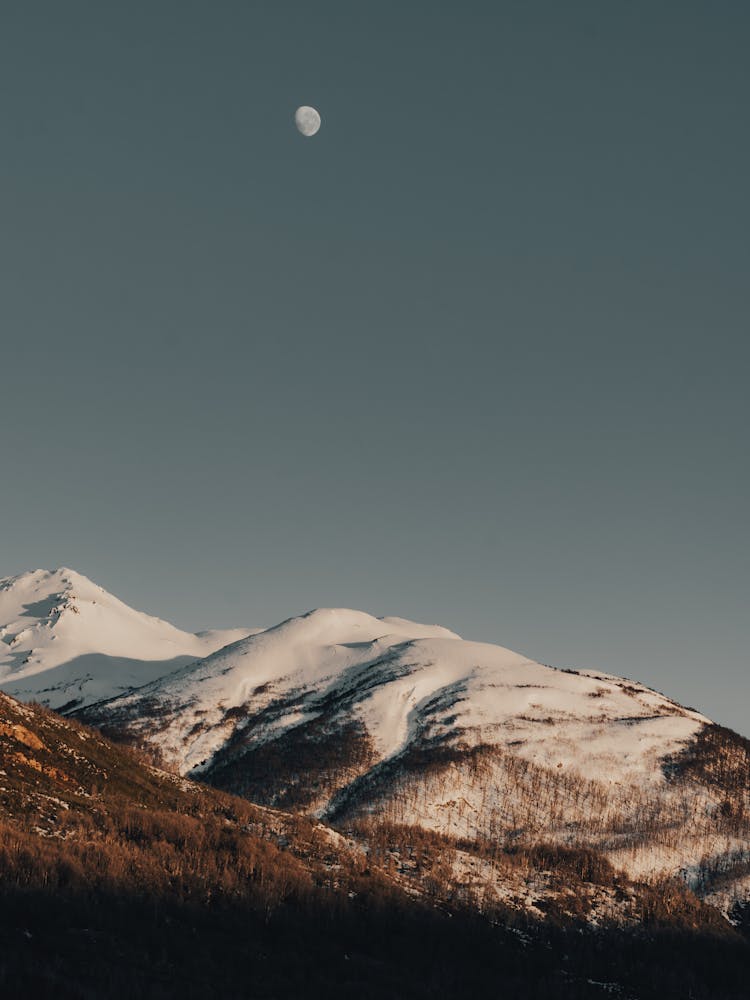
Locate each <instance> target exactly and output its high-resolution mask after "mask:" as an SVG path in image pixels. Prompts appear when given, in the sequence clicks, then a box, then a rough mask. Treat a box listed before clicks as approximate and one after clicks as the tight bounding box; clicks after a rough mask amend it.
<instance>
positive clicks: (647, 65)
mask: <svg viewBox="0 0 750 1000" xmlns="http://www.w3.org/2000/svg"><path fill="white" fill-rule="evenodd" d="M748 51H750V7H749V6H748V5H747V4H745V3H741V2H730V0H719V2H717V3H713V4H709V3H705V2H701V3H696V2H691V0H674V2H673V0H663V2H661V3H658V4H654V3H652V2H640V0H635V2H630V3H627V4H622V3H614V2H611V3H610V2H601V0H592V2H576V0H571V2H569V3H565V4H561V3H559V2H557V0H554V2H553V0H549V2H535V0H524V2H520V0H519V2H499V0H493V2H484V0H467V2H466V3H442V2H436V0H430V2H425V0H413V2H410V3H408V4H404V3H403V2H393V0H377V2H374V0H368V2H357V0H345V2H343V0H342V2H338V3H331V2H320V3H318V2H311V0H305V2H291V0H278V2H274V3H271V2H264V3H260V2H249V0H243V2H239V0H237V2H232V0H214V2H212V3H206V2H191V0H179V2H175V0H159V3H153V2H152V0H148V2H144V0H130V2H129V3H128V4H118V3H108V2H105V3H102V2H101V0H96V2H93V0H92V2H81V0H67V2H66V3H65V4H60V3H58V2H43V0H22V2H16V0H8V2H6V3H4V4H3V7H2V14H1V15H0V387H1V394H0V403H1V404H2V411H1V416H0V447H1V454H2V465H0V576H5V575H10V574H15V573H18V572H22V571H24V570H27V569H31V568H36V567H49V568H51V567H55V566H59V565H66V566H70V567H72V568H74V569H76V570H78V571H79V572H82V573H85V574H86V575H88V576H90V577H91V578H92V579H94V580H95V581H96V582H97V583H99V584H101V585H102V586H104V587H106V588H107V589H108V590H111V591H112V592H114V593H115V594H117V595H118V596H119V597H121V598H122V599H123V600H125V601H127V602H128V603H130V604H132V605H134V606H135V607H138V608H141V609H143V610H147V611H149V612H150V613H152V614H157V615H159V616H160V617H164V618H167V619H169V620H172V621H174V622H175V623H176V624H178V625H180V626H182V627H188V628H193V629H197V628H203V627H210V626H217V627H218V626H228V625H240V624H248V625H270V624H274V623H276V622H278V621H279V620H281V619H284V618H287V617H289V616H290V615H293V614H298V613H301V612H304V611H306V610H308V609H310V608H313V607H318V606H348V607H356V608H361V609H363V610H367V611H370V612H372V613H374V614H380V615H385V614H391V615H393V614H395V615H401V616H403V617H409V618H414V619H417V620H423V621H430V622H440V623H442V624H445V625H447V626H449V627H451V628H453V629H455V630H457V631H458V632H460V633H461V634H462V635H464V636H466V637H469V638H474V639H481V640H487V641H491V642H498V643H500V644H501V645H504V646H508V647H510V648H513V649H516V650H519V651H521V652H524V653H526V654H528V655H529V656H532V657H533V658H535V659H538V660H541V661H542V662H545V663H550V664H554V665H556V666H565V667H581V668H595V669H601V670H605V671H608V672H611V673H615V674H620V675H624V676H627V677H632V678H636V679H639V680H642V681H644V682H645V683H647V684H650V685H652V686H654V687H656V688H658V689H660V690H662V691H664V692H666V693H667V694H669V695H670V696H672V697H675V698H677V699H678V700H680V701H682V702H683V703H686V704H689V705H694V706H696V707H698V708H700V709H701V710H702V711H704V712H706V713H707V714H709V715H711V716H712V717H713V718H715V719H716V720H717V721H719V722H722V723H724V724H726V725H729V726H731V727H733V728H735V729H737V730H739V731H740V732H743V733H744V734H745V735H749V736H750V669H749V668H750V662H749V656H748V649H749V648H750V643H749V640H750V635H749V633H750V624H749V623H750V615H748V599H749V598H750V531H749V530H748V510H750V471H749V462H748V447H747V439H748V427H749V424H750V412H749V411H750V402H749V398H750V394H749V393H748V384H749V376H750V364H749V362H750V349H749V347H748V335H749V333H750V323H749V318H750V301H749V300H750V274H749V270H750V241H749V239H748V233H750V194H749V192H750V185H749V184H748V177H750V131H749V130H748V127H747V121H748V119H747V113H748V112H747V109H748V106H749V105H750V62H749V61H748V59H747V52H748ZM302 104H309V105H313V106H315V107H316V108H318V109H319V111H320V113H321V115H322V118H323V125H322V128H321V130H320V132H319V133H318V135H317V136H315V137H313V138H304V137H302V136H301V135H299V134H298V133H297V132H296V130H295V128H294V123H293V114H294V110H295V108H296V107H297V106H298V105H302Z"/></svg>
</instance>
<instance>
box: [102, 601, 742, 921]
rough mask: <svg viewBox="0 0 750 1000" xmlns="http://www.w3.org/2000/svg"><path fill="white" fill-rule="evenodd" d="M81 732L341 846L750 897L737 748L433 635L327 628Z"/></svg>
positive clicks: (120, 704)
mask: <svg viewBox="0 0 750 1000" xmlns="http://www.w3.org/2000/svg"><path fill="white" fill-rule="evenodd" d="M84 715H85V718H86V719H87V721H90V722H92V723H94V724H96V725H98V726H101V727H103V728H104V730H105V731H106V732H108V733H111V734H113V735H115V736H118V737H120V738H125V739H127V740H131V741H135V742H138V743H142V744H145V745H148V746H150V747H152V748H155V749H156V750H158V751H159V753H160V755H161V758H162V760H164V761H165V762H166V763H168V764H169V765H170V766H173V767H175V768H176V769H177V770H178V771H179V772H180V773H182V774H189V775H192V776H195V777H201V778H202V779H204V780H206V781H208V782H209V783H212V784H214V785H216V786H218V787H221V788H225V789H227V790H230V791H233V792H235V793H239V794H241V795H245V796H247V797H248V798H250V799H251V800H253V801H258V802H264V803H266V804H269V805H274V806H278V807H282V808H294V809H300V810H304V811H306V812H310V813H312V814H314V815H316V816H318V817H322V818H325V819H327V820H329V821H333V822H335V823H337V824H338V825H339V826H342V827H343V828H345V829H355V828H356V827H357V825H358V824H361V822H363V821H369V820H372V821H373V822H375V823H379V824H381V825H385V826H389V827H392V826H394V825H395V826H400V827H414V826H418V827H420V828H422V829H423V830H432V831H434V832H435V833H438V834H440V835H447V836H451V837H456V838H460V839H463V840H467V841H469V842H472V843H486V842H490V843H494V844H499V845H500V846H501V847H502V849H504V850H505V849H515V848H521V847H523V848H533V847H534V846H535V845H538V844H540V843H554V844H557V845H559V846H560V847H566V848H567V847H569V848H575V849H579V848H585V849H593V850H596V851H600V852H603V853H604V855H605V856H606V857H607V859H608V860H609V861H610V863H612V864H613V865H614V866H615V867H616V868H618V869H624V870H625V871H626V872H627V873H628V874H629V875H630V876H631V877H633V878H649V879H653V878H661V877H666V876H672V875H679V876H680V877H681V878H682V879H683V880H684V881H685V882H687V884H689V885H691V886H693V887H694V888H696V890H698V891H699V892H700V893H701V894H702V895H704V896H705V897H706V898H709V897H710V898H711V899H712V901H713V902H715V903H716V905H718V906H719V907H720V908H721V909H722V910H723V912H725V913H729V912H730V911H732V909H733V907H734V906H735V905H736V904H737V903H738V902H742V901H743V900H744V899H746V898H747V896H748V892H747V889H748V883H747V871H748V869H749V867H750V864H749V863H750V752H748V750H747V746H746V745H745V742H744V741H742V740H741V738H740V737H737V736H736V735H735V734H728V735H727V732H726V731H723V730H720V728H719V727H716V726H714V725H713V724H712V723H711V722H710V720H708V719H706V718H705V717H704V716H702V715H700V714H699V713H697V712H695V711H693V710H691V709H687V708H683V707H682V706H680V705H678V704H676V703H675V702H673V701H671V700H670V699H669V698H667V697H665V696H664V695H662V694H659V693H658V692H655V691H652V690H650V689H648V688H646V687H644V686H643V685H641V684H637V683H634V682H632V681H627V680H624V679H621V678H617V677H612V676H610V675H606V674H599V673H595V672H592V671H586V672H580V673H579V672H574V671H561V670H556V669H554V668H551V667H547V666H544V665H542V664H539V663H535V662H533V661H531V660H529V659H527V658H525V657H523V656H520V655H519V654H516V653H513V652H511V651H509V650H506V649H502V648H500V647H496V646H491V645H488V644H484V643H473V642H467V641H464V640H462V639H460V638H458V637H457V636H456V635H455V634H454V633H450V632H448V631H447V630H445V629H442V628H440V627H436V626H435V627H433V626H424V625H417V624H415V623H412V622H407V621H404V620H403V619H376V618H372V617H371V616H369V615H366V614H363V613H362V612H355V611H348V610H342V609H339V610H334V609H325V610H319V611H315V612H311V613H310V614H308V615H305V616H303V617H301V618H296V619H290V620H289V621H287V622H283V623H282V624H281V625H279V626H276V627H275V628H273V629H269V630H267V631H265V632H263V633H261V634H259V635H256V636H251V637H249V638H247V639H243V640H240V641H239V642H236V643H233V644H231V645H229V646H227V647H225V648H223V649H222V650H219V651H217V652H216V653H214V654H212V655H211V656H209V657H207V658H206V659H204V660H203V661H200V662H197V663H194V664H190V665H188V666H187V667H185V668H183V669H182V670H180V671H177V672H175V673H174V674H172V675H170V676H168V677H165V678H162V679H160V680H157V681H155V682H153V683H151V684H149V685H146V686H144V687H143V688H141V689H139V690H138V691H134V692H131V693H129V694H125V695H123V696H121V697H118V698H115V699H113V700H111V701H110V702H107V703H104V704H100V705H96V706H92V707H91V708H90V709H89V710H88V711H87V712H86V713H84ZM748 746H750V745H748ZM728 760H732V761H734V764H733V765H732V767H733V768H734V770H732V771H731V773H732V778H731V780H730V779H729V778H727V777H726V774H728V773H729V772H728V771H727V766H728V765H727V761H728ZM696 761H697V762H698V763H696ZM730 770H731V768H730ZM716 775H724V777H720V778H717V777H716Z"/></svg>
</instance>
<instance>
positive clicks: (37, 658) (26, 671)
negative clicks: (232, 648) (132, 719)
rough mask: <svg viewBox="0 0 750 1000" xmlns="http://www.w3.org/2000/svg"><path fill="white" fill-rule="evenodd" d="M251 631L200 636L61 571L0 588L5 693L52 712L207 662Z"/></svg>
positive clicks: (0, 680) (0, 669)
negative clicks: (199, 660) (201, 660)
mask: <svg viewBox="0 0 750 1000" xmlns="http://www.w3.org/2000/svg"><path fill="white" fill-rule="evenodd" d="M249 631H250V630H249V629H232V630H224V631H213V632H207V633H202V634H197V635H194V634H192V633H189V632H183V631H181V630H180V629H178V628H175V626H174V625H170V624H169V623H168V622H165V621H161V620H160V619H158V618H152V617H150V616H149V615H145V614H143V613H141V612H139V611H134V610H133V609H132V608H130V607H128V606H127V605H126V604H123V602H122V601H120V600H118V599H117V598H116V597H113V596H112V595H111V594H109V593H107V591H105V590H103V589H102V588H101V587H98V586H97V585H96V584H95V583H93V582H92V581H91V580H89V579H88V578H87V577H85V576H82V575H81V574H79V573H76V572H74V571H73V570H70V569H67V568H65V567H62V568H60V569H56V570H41V569H40V570H33V571H32V572H29V573H23V574H21V575H20V576H15V577H7V578H5V579H3V580H0V687H2V689H3V690H4V691H6V692H8V693H9V694H12V695H14V696H15V697H18V698H21V699H24V700H27V701H28V700H31V699H35V700H39V701H42V702H43V703H45V704H47V705H49V706H50V707H52V708H60V707H63V706H65V705H68V704H70V703H75V706H76V707H80V706H82V705H87V704H90V703H92V702H95V701H99V700H101V699H104V698H110V697H112V696H114V695H116V694H119V693H121V692H122V691H124V690H128V689H130V688H132V687H134V686H136V685H141V684H145V683H148V682H149V681H151V680H154V679H155V678H157V677H161V676H163V675H164V674H165V673H168V672H170V671H172V670H175V669H177V668H179V667H181V666H183V665H184V664H185V663H188V662H191V661H192V660H195V659H197V658H201V657H205V656H207V655H208V654H210V653H212V652H213V651H214V650H216V649H217V648H219V647H220V646H223V645H225V644H226V643H228V642H232V641H235V640H237V639H239V638H243V637H244V636H246V635H247V634H248V632H249Z"/></svg>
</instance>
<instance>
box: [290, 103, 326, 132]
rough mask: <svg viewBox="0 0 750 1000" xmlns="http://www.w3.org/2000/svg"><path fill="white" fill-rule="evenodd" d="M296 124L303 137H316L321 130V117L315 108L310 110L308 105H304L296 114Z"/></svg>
mask: <svg viewBox="0 0 750 1000" xmlns="http://www.w3.org/2000/svg"><path fill="white" fill-rule="evenodd" d="M294 124H295V125H296V126H297V131H298V132H301V133H302V135H307V136H310V135H315V133H316V132H317V131H318V129H319V128H320V115H319V114H318V112H317V111H316V110H315V108H308V107H307V105H306V104H303V105H302V107H301V108H297V110H296V111H295V112H294Z"/></svg>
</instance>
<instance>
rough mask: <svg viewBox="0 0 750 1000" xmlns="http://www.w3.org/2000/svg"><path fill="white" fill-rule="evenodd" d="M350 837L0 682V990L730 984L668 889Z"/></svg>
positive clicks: (613, 989)
mask: <svg viewBox="0 0 750 1000" xmlns="http://www.w3.org/2000/svg"><path fill="white" fill-rule="evenodd" d="M363 843H364V842H363V840H362V839H357V838H352V837H347V836H344V835H342V833H341V832H338V831H336V830H334V829H332V828H330V827H328V826H326V825H324V824H322V823H320V822H317V821H315V820H311V819H309V818H308V817H304V816H300V815H299V814H293V813H289V812H283V811H279V810H275V809H269V808H266V807H262V806H258V805H254V804H252V803H250V802H248V801H246V800H243V799H239V798H235V797H233V796H230V795H227V794H225V793H222V792H220V791H217V790H215V789H212V788H210V787H208V786H207V785H205V784H198V783H195V782H191V781H188V780H185V779H183V778H179V777H177V776H175V775H173V774H169V773H166V772H164V771H161V770H159V769H157V768H154V767H153V766H151V765H149V764H148V762H147V761H146V760H145V759H143V758H142V757H141V756H140V755H139V754H138V753H136V752H134V751H132V750H130V749H129V748H126V747H123V746H117V745H115V744H113V743H111V742H109V741H108V740H107V739H105V738H103V737H102V736H101V734H99V733H98V732H97V731H95V730H92V729H88V728H86V727H84V726H82V725H80V724H79V723H78V722H76V721H74V720H71V719H70V718H69V717H68V718H64V717H62V716H59V715H56V714H55V713H53V712H51V711H49V710H47V709H44V708H42V707H40V706H38V705H23V704H21V703H19V702H17V701H15V700H14V699H12V698H10V697H8V696H6V695H3V694H0V873H1V875H2V878H0V986H2V994H3V996H8V997H34V998H40V1000H44V998H47V997H49V998H52V997H65V998H69V1000H73V998H75V1000H84V998H85V1000H92V998H94V997H99V996H107V997H113V998H119V997H129V996H133V995H138V996H141V997H144V998H149V997H153V998H161V1000H164V998H180V1000H191V998H195V1000H197V998H201V1000H203V998H206V997H208V998H213V997H215V998H219V997H221V998H222V1000H225V998H230V1000H231V998H240V997H247V996H258V997H268V998H271V997H273V998H276V1000H280V998H285V997H299V996H305V997H311V998H324V997H325V998H328V997H340V998H342V1000H343V998H349V997H355V996H356V997H360V998H363V1000H367V998H371V1000H375V998H379V997H383V996H398V997H401V998H404V1000H412V998H413V1000H427V998H430V997H435V996H441V997H448V998H455V1000H459V998H463V997H466V996H491V995H494V994H495V993H496V992H497V990H498V986H499V985H500V986H501V988H502V993H503V995H504V996H513V997H515V996H524V997H531V998H534V997H536V998H539V1000H541V998H543V997H551V996H554V997H558V998H560V1000H594V998H603V997H604V996H607V995H612V994H615V995H621V996H624V997H625V996H627V997H634V998H635V997H637V998H639V1000H657V998H658V1000H664V998H670V997H675V998H676V997H680V998H682V997H685V996H691V997H693V998H695V1000H709V998H710V1000H717V998H724V1000H740V998H743V997H744V996H745V995H746V974H747V966H748V961H749V960H750V950H749V947H750V946H749V945H748V942H747V940H746V939H744V938H743V936H742V934H741V933H740V932H739V931H738V930H735V929H734V928H732V927H731V926H730V925H729V924H728V923H727V922H726V921H724V920H723V919H722V918H721V917H720V916H719V915H718V914H717V913H716V911H715V910H713V909H712V908H711V907H707V906H705V905H704V904H702V903H701V902H700V901H699V900H698V899H696V898H695V896H694V895H693V894H692V893H690V891H689V890H687V889H686V888H685V887H681V886H679V885H677V884H671V883H669V884H668V883H663V884H661V885H651V884H647V883H637V882H632V881H629V880H628V879H627V878H626V877H625V876H623V875H622V874H619V873H617V872H615V871H614V870H613V869H612V868H611V866H608V865H607V863H606V862H605V861H603V859H601V858H600V857H597V856H596V855H595V854H594V853H592V852H588V853H587V852H581V851H578V852H576V851H573V850H559V849H558V850H555V849H553V848H551V847H549V846H547V847H542V846H539V847H538V848H537V849H536V850H531V851H518V850H515V851H508V852H504V853H503V854H502V855H501V854H499V853H498V852H497V851H496V852H495V854H494V856H493V855H492V854H491V853H488V852H487V851H483V850H480V849H479V848H478V845H476V844H471V843H468V842H464V843H458V842H455V841H454V840H451V838H448V837H445V836H442V835H437V834H434V833H429V832H427V831H424V830H420V829H419V828H411V829H407V828H402V829H395V828H391V829H385V828H383V827H382V826H380V827H377V828H376V826H374V825H373V826H371V828H370V830H369V832H368V833H367V844H366V847H365V846H363ZM458 869H460V870H461V871H462V872H463V875H462V876H461V878H460V879H457V878H456V871H457V870H458ZM472 880H473V881H472ZM493 885H496V886H502V887H504V889H505V891H506V898H505V899H501V898H499V897H498V895H497V894H495V895H494V896H493V895H492V894H491V893H490V892H488V890H489V889H490V888H491V887H492V886H493ZM511 893H513V894H516V895H518V894H521V893H525V894H526V896H527V897H528V899H529V900H531V901H532V902H531V903H530V904H529V905H527V906H526V908H525V909H519V908H518V906H517V905H516V901H515V900H514V899H513V898H512V895H511Z"/></svg>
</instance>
